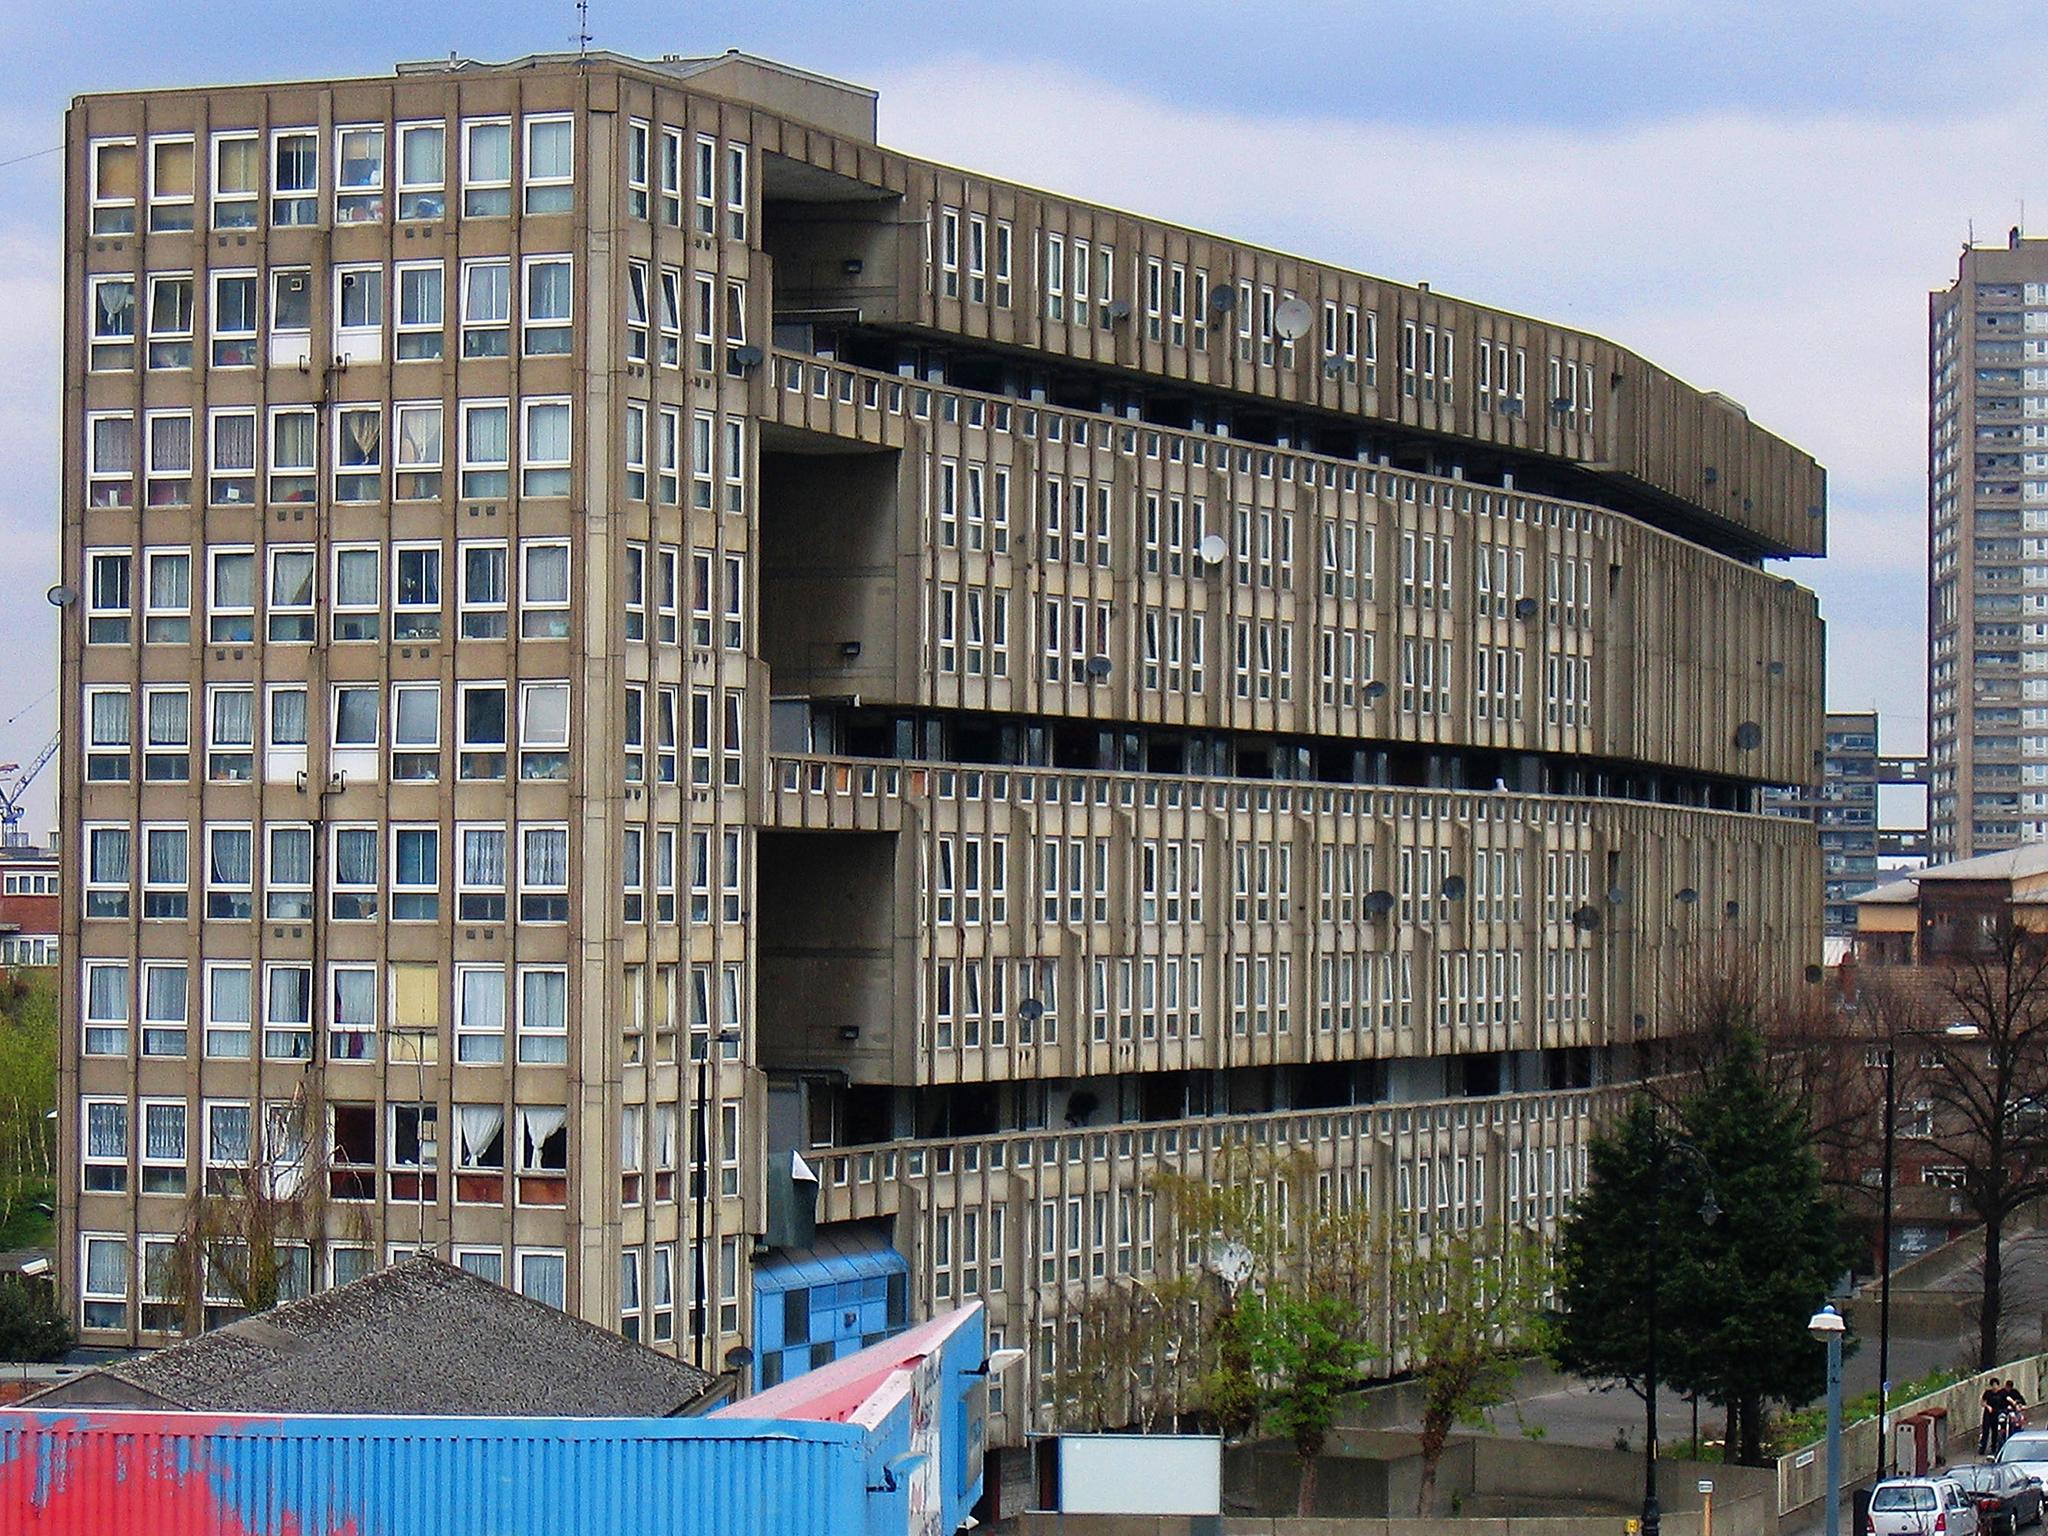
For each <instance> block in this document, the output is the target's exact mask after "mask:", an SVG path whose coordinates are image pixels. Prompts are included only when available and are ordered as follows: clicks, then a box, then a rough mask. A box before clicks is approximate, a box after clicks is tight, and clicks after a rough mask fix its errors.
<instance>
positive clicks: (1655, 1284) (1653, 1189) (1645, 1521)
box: [1642, 1125, 1721, 1536]
mask: <svg viewBox="0 0 2048 1536" xmlns="http://www.w3.org/2000/svg"><path fill="white" fill-rule="evenodd" d="M1653 1134H1654V1139H1653V1141H1652V1142H1651V1155H1650V1222H1649V1234H1648V1235H1649V1240H1650V1241H1649V1248H1648V1252H1649V1258H1650V1283H1649V1296H1648V1299H1647V1301H1646V1306H1647V1309H1648V1310H1647V1314H1646V1317H1645V1322H1646V1323H1647V1325H1648V1326H1647V1328H1646V1329H1645V1332H1646V1334H1647V1339H1646V1345H1647V1347H1646V1348H1645V1349H1644V1351H1643V1376H1644V1381H1643V1414H1644V1419H1645V1423H1644V1435H1643V1518H1642V1536H1662V1533H1663V1529H1664V1514H1663V1511H1662V1509H1661V1508H1660V1507H1659V1506H1658V1503H1657V1343H1658V1333H1659V1329H1660V1326H1661V1319H1660V1318H1659V1316H1658V1305H1657V1302H1658V1292H1659V1291H1660V1290H1662V1289H1663V1278H1664V1255H1663V1252H1662V1250H1661V1247H1660V1244H1661V1242H1662V1238H1663V1207H1664V1175H1665V1173H1666V1172H1667V1171H1668V1169H1669V1168H1670V1162H1669V1160H1668V1159H1667V1158H1666V1156H1665V1153H1666V1151H1667V1149H1671V1148H1675V1149H1677V1150H1678V1151H1680V1152H1682V1153H1684V1154H1685V1155H1686V1156H1688V1157H1690V1158H1691V1159H1692V1160H1693V1162H1694V1163H1695V1164H1697V1165H1698V1167H1699V1170H1700V1174H1701V1176H1702V1178H1704V1179H1706V1180H1707V1192H1706V1194H1705V1195H1704V1196H1703V1197H1702V1198H1701V1200H1700V1220H1701V1221H1702V1222H1703V1223H1705V1224H1706V1225H1707V1226H1710V1227H1711V1226H1712V1225H1713V1224H1714V1223H1715V1221H1717V1220H1718V1219H1719V1218H1720V1215H1721V1207H1720V1204H1719V1202H1718V1201H1716V1200H1715V1199H1714V1186H1713V1183H1712V1180H1711V1177H1710V1176H1709V1171H1708V1168H1707V1160H1706V1157H1705V1155H1704V1154H1702V1153H1701V1151H1700V1149H1699V1148H1698V1147H1696V1146H1694V1145H1693V1144H1692V1143H1691V1142H1689V1141H1687V1140H1685V1139H1684V1138H1683V1137H1681V1136H1674V1135H1672V1134H1670V1133H1669V1132H1667V1131H1665V1130H1664V1129H1663V1127H1661V1126H1654V1125H1653Z"/></svg>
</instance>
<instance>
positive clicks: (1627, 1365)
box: [1553, 1031, 1849, 1463]
mask: <svg viewBox="0 0 2048 1536" xmlns="http://www.w3.org/2000/svg"><path fill="white" fill-rule="evenodd" d="M1674 1119H1675V1124H1674V1125H1670V1126H1667V1125H1666V1124H1665V1123H1664V1122H1663V1121H1662V1120H1661V1119H1660V1117H1659V1114H1658V1111H1657V1108H1656V1106H1655V1104H1653V1103H1652V1102H1651V1101H1650V1100H1649V1099H1647V1098H1640V1099H1638V1100H1637V1101H1636V1102H1635V1103H1633V1104H1632V1105H1631V1106H1630V1107H1629V1109H1628V1111H1627V1112H1626V1113H1625V1114H1624V1115H1623V1117H1622V1118H1621V1120H1620V1121H1619V1122H1618V1123H1617V1124H1616V1125H1615V1126H1614V1128H1613V1129H1612V1131H1610V1132H1609V1133H1608V1134H1607V1135H1606V1136H1603V1137H1601V1138H1600V1139H1599V1140H1598V1141H1596V1142H1595V1143H1594V1145H1593V1147H1592V1149H1591V1153H1590V1157H1589V1162H1590V1168H1589V1174H1590V1178H1589V1181H1588V1187H1587V1189H1586V1191H1585V1193H1584V1194H1583V1195H1582V1196H1581V1197H1580V1199H1579V1201H1578V1203H1577V1204H1576V1205H1575V1206H1574V1207H1573V1209H1572V1211H1571V1213H1570V1215H1569V1216H1567V1217H1566V1219H1565V1221H1564V1224H1563V1229H1562V1233H1561V1237H1560V1242H1559V1247H1558V1317H1557V1320H1556V1334H1555V1338H1554V1340H1553V1353H1554V1355H1555V1356H1556V1359H1557V1361H1558V1363H1559V1364H1560V1365H1562V1366H1564V1367H1565V1368H1566V1369H1567V1370H1570V1371H1573V1372H1575V1373H1577V1374H1579V1375H1582V1376H1588V1377H1593V1378H1596V1379H1606V1380H1611V1381H1620V1382H1624V1383H1626V1384H1627V1385H1628V1386H1629V1387H1630V1388H1632V1389H1633V1390H1635V1391H1636V1392H1637V1393H1639V1394H1640V1393H1641V1392H1642V1390H1643V1385H1644V1379H1645V1375H1646V1372H1647V1367H1648V1345H1649V1326H1650V1313H1651V1305H1650V1303H1651V1301H1652V1299H1653V1298H1652V1294H1651V1287H1652V1285H1653V1283H1654V1285H1655V1287H1656V1292H1655V1297H1654V1300H1655V1303H1656V1310H1657V1313H1658V1321H1659V1324H1660V1326H1659V1328H1658V1337H1657V1348H1658V1376H1659V1379H1660V1381H1661V1382H1662V1383H1663V1384H1664V1385H1667V1386H1670V1387H1672V1388H1675V1389H1677V1390H1680V1391H1696V1392H1698V1393H1699V1394H1700V1395H1702V1396H1704V1397H1706V1398H1707V1399H1708V1400H1709V1401H1711V1402H1714V1403H1716V1404H1718V1405H1719V1406H1721V1407H1723V1408H1725V1409H1726V1410H1727V1412H1728V1418H1729V1442H1730V1444H1729V1450H1730V1452H1731V1453H1732V1456H1731V1459H1738V1460H1741V1461H1745V1462H1752V1463H1754V1462H1757V1461H1760V1460H1761V1458H1762V1452H1763V1432H1764V1413H1765V1411H1766V1409H1767V1407H1768V1405H1769V1404H1771V1403H1773V1402H1779V1403H1803V1402H1806V1401H1808V1400H1809V1399H1810V1398H1811V1397H1812V1396H1813V1395H1814V1394H1815V1393H1816V1392H1817V1391H1818V1390H1819V1389H1820V1387H1821V1386H1822V1382H1823V1375H1822V1373H1823V1371H1824V1369H1825V1360H1824V1357H1823V1355H1822V1352H1821V1349H1820V1346H1818V1345H1817V1344H1815V1343H1814V1342H1813V1340H1812V1339H1811V1338H1810V1337H1809V1336H1808V1335H1807V1332H1806V1322H1807V1319H1808V1317H1810V1316H1811V1315H1812V1313H1813V1310H1814V1309H1815V1308H1816V1307H1817V1306H1818V1305H1819V1304H1820V1303H1821V1301H1822V1300H1823V1299H1824V1298H1825V1297H1826V1296H1827V1294H1828V1292H1829V1291H1830V1289H1831V1288H1832V1286H1833V1284H1834V1282H1835V1281H1836V1279H1837V1278H1838V1277H1839V1276H1840V1275H1841V1274H1842V1272H1843V1271H1844V1270H1845V1269H1846V1267H1847V1265H1848V1258H1849V1250H1848V1244H1847V1243H1846V1242H1845V1241H1844V1239H1843V1235H1842V1231H1841V1222H1840V1218H1839V1215H1838V1213H1837V1212H1836V1210H1835V1208H1834V1206H1833V1205H1832V1204H1830V1203H1829V1201H1828V1200H1827V1198H1826V1196H1825V1195H1824V1193H1823V1190H1822V1185H1821V1172H1820V1163H1819V1160H1818V1158H1817V1157H1816V1156H1815V1155H1814V1151H1813V1148H1812V1144H1811V1137H1810V1134H1809V1132H1808V1129H1807V1125H1806V1122H1805V1119H1804V1117H1803V1115H1802V1113H1801V1111H1800V1109H1799V1108H1798V1106H1797V1104H1796V1103H1795V1102H1794V1101H1792V1100H1791V1099H1790V1098H1789V1097H1787V1096H1786V1095H1785V1094H1784V1093H1783V1092H1782V1091H1781V1090H1780V1089H1778V1088H1776V1087H1774V1086H1773V1084H1772V1082H1771V1081H1770V1079H1769V1078H1768V1076H1767V1075H1766V1073H1765V1071H1764V1065H1763V1058H1762V1051H1761V1048H1760V1046H1759V1043H1758V1041H1757V1039H1756V1037H1755V1035H1754V1034H1753V1033H1750V1032H1747V1031H1744V1032H1742V1033H1740V1034H1738V1035H1737V1036H1736V1037H1735V1038H1734V1039H1733V1040H1732V1041H1731V1042H1730V1043H1729V1046H1728V1049H1727V1050H1725V1051H1724V1052H1723V1053H1722V1054H1721V1055H1720V1057H1719V1059H1718V1060H1716V1061H1715V1062H1714V1063H1713V1064H1712V1065H1710V1066H1709V1067H1708V1068H1707V1070H1706V1072H1705V1074H1704V1076H1703V1078H1702V1080H1701V1082H1700V1084H1699V1086H1698V1087H1696V1088H1695V1089H1694V1090H1693V1091H1692V1092H1691V1093H1690V1094H1688V1095H1687V1096H1686V1097H1685V1098H1684V1099H1683V1100H1682V1101H1681V1102H1680V1104H1679V1106H1678V1109H1677V1113H1676V1115H1675V1117H1674ZM1708 1217H1711V1218H1712V1219H1711V1220H1709V1219H1706V1218H1708Z"/></svg>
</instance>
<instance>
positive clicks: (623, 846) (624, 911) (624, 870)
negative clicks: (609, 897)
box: [619, 825, 647, 923]
mask: <svg viewBox="0 0 2048 1536" xmlns="http://www.w3.org/2000/svg"><path fill="white" fill-rule="evenodd" d="M619 837H620V844H619V846H620V855H619V864H620V869H621V886H622V888H623V890H624V892H625V900H624V901H623V903H622V904H621V906H620V913H619V915H620V918H621V920H622V921H624V922H628V923H638V922H641V921H643V920H644V919H645V918H646V915H647V832H646V829H645V828H644V827H640V826H637V825H636V826H628V827H624V828H621V829H620V833H619Z"/></svg>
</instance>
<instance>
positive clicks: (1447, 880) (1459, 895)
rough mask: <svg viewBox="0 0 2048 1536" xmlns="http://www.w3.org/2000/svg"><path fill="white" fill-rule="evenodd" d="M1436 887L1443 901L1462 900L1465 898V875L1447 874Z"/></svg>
mask: <svg viewBox="0 0 2048 1536" xmlns="http://www.w3.org/2000/svg"><path fill="white" fill-rule="evenodd" d="M1437 889H1438V891H1439V892H1440V893H1441V894H1442V896H1443V898H1444V900H1445V901H1463V900H1464V899H1465V877H1464V876H1463V875H1447V876H1445V877H1444V883H1443V884H1442V885H1440V886H1438V887H1437Z"/></svg>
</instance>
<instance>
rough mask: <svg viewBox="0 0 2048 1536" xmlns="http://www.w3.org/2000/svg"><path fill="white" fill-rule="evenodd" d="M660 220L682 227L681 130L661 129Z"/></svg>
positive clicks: (669, 224)
mask: <svg viewBox="0 0 2048 1536" xmlns="http://www.w3.org/2000/svg"><path fill="white" fill-rule="evenodd" d="M661 222H662V223H664V224H666V225H668V226H669V228H671V229H681V228H682V227H683V130H682V129H680V128H664V129H662V130H661Z"/></svg>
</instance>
